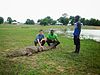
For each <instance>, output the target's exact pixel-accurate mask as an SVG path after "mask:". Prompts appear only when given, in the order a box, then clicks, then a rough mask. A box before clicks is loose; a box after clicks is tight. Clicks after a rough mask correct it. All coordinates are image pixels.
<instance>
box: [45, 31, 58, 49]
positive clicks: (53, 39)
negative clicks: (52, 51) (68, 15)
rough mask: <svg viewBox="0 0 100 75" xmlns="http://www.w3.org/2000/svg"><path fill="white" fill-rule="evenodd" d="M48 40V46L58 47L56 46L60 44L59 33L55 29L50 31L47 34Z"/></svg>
mask: <svg viewBox="0 0 100 75" xmlns="http://www.w3.org/2000/svg"><path fill="white" fill-rule="evenodd" d="M46 42H47V44H48V46H53V48H56V46H57V45H59V44H60V42H59V40H58V37H57V34H55V33H54V30H51V31H50V33H49V34H48V36H47V41H46Z"/></svg>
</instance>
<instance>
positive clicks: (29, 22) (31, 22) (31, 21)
mask: <svg viewBox="0 0 100 75" xmlns="http://www.w3.org/2000/svg"><path fill="white" fill-rule="evenodd" d="M25 24H33V25H34V24H35V22H34V20H30V19H27V20H26V22H25Z"/></svg>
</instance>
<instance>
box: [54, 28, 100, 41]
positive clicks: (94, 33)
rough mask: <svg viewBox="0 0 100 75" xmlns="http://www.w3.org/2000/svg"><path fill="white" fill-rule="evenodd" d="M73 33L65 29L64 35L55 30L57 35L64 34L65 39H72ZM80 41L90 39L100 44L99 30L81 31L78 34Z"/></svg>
mask: <svg viewBox="0 0 100 75" xmlns="http://www.w3.org/2000/svg"><path fill="white" fill-rule="evenodd" d="M73 32H74V31H71V30H70V29H67V31H66V33H65V31H63V30H60V29H55V33H57V34H65V35H66V36H67V37H73ZM80 38H81V39H92V40H95V41H98V42H100V30H94V29H82V30H81V34H80Z"/></svg>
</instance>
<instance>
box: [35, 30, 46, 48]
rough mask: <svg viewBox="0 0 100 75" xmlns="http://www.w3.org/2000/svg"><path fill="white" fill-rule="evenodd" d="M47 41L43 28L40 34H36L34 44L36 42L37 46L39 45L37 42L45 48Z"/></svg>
mask: <svg viewBox="0 0 100 75" xmlns="http://www.w3.org/2000/svg"><path fill="white" fill-rule="evenodd" d="M45 41H46V40H45V36H44V33H43V30H40V31H39V34H38V35H37V36H36V39H35V40H34V44H35V46H37V44H38V45H39V46H40V47H41V48H43V46H44V44H45Z"/></svg>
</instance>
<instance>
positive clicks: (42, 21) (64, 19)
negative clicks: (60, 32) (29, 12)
mask: <svg viewBox="0 0 100 75" xmlns="http://www.w3.org/2000/svg"><path fill="white" fill-rule="evenodd" d="M80 21H81V22H82V23H83V25H89V26H100V20H99V19H95V18H91V19H86V18H81V19H80ZM13 22H17V21H16V20H12V18H11V17H8V18H7V20H6V22H4V18H3V17H0V24H3V23H8V24H12V23H13ZM24 24H27V25H34V24H35V22H34V20H33V19H26V21H25V23H24ZM37 24H39V25H44V26H45V25H58V24H59V25H68V24H71V25H74V16H70V17H69V18H68V17H66V16H61V17H60V18H58V19H57V20H53V18H51V17H50V16H47V17H45V18H43V19H38V20H37Z"/></svg>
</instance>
